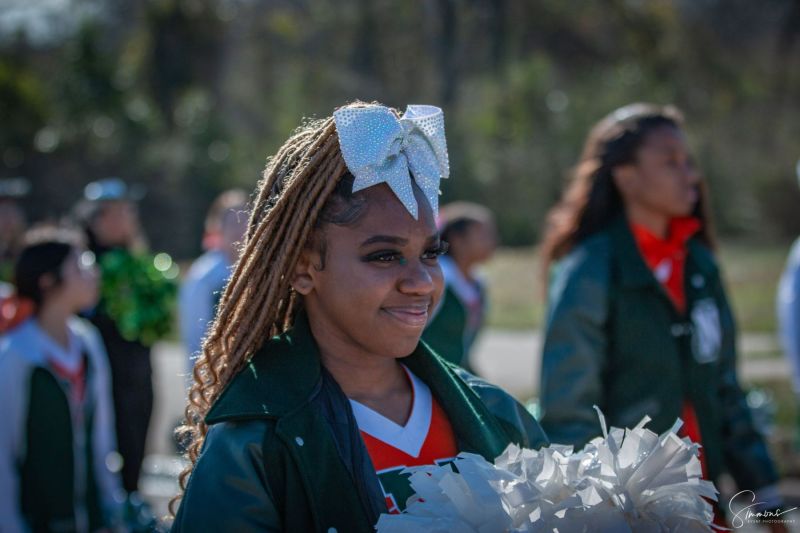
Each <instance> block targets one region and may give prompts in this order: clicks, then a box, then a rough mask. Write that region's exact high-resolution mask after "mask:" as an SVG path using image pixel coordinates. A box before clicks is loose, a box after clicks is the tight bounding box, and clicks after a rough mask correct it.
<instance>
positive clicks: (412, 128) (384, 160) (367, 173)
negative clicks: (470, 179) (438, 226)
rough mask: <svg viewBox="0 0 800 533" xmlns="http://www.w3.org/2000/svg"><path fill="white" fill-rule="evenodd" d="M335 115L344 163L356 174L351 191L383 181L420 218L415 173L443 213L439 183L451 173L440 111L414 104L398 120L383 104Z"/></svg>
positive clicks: (422, 187)
mask: <svg viewBox="0 0 800 533" xmlns="http://www.w3.org/2000/svg"><path fill="white" fill-rule="evenodd" d="M333 119H334V122H335V123H336V130H337V132H338V134H339V147H340V148H341V151H342V156H343V157H344V162H345V163H346V164H347V168H348V170H350V172H351V173H352V174H353V176H355V181H354V182H353V192H357V191H360V190H362V189H366V188H367V187H372V186H373V185H377V184H379V183H384V182H385V183H386V184H387V185H388V186H389V187H390V188H391V189H392V191H394V193H395V195H397V198H398V199H399V200H400V201H401V202H402V203H403V205H404V206H405V208H406V209H408V212H409V213H411V216H413V217H414V218H415V219H416V218H417V217H418V208H417V201H416V200H415V199H414V190H413V188H412V184H411V179H412V177H413V179H414V181H415V182H416V184H417V185H418V186H419V188H420V189H421V190H422V192H423V193H424V194H425V197H426V198H427V199H428V203H429V204H430V206H431V209H432V210H433V213H434V214H437V213H438V212H439V181H440V180H441V179H442V178H447V177H448V176H449V175H450V163H449V161H448V158H447V142H446V141H445V138H444V114H443V113H442V110H441V109H439V108H438V107H434V106H429V105H410V106H408V107H407V108H406V112H405V113H404V114H403V116H402V117H400V118H399V119H398V118H397V116H396V115H395V114H394V113H393V112H392V111H391V110H390V109H389V108H388V107H384V106H380V105H369V106H364V107H345V108H342V109H338V110H337V111H336V112H334V114H333Z"/></svg>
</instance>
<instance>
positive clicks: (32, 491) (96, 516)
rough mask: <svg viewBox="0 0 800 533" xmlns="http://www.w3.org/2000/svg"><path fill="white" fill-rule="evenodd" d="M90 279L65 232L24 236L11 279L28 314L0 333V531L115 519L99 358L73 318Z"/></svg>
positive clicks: (83, 304)
mask: <svg viewBox="0 0 800 533" xmlns="http://www.w3.org/2000/svg"><path fill="white" fill-rule="evenodd" d="M97 283H98V280H97V271H96V269H95V267H94V261H93V256H92V254H91V253H88V252H85V250H84V249H83V247H82V246H81V245H80V243H79V241H77V240H76V238H75V236H74V235H72V234H69V233H65V232H63V231H57V230H40V231H39V232H38V233H36V232H35V233H32V234H30V235H29V237H28V239H27V242H26V244H25V245H24V247H23V249H22V251H21V253H20V255H19V258H18V260H17V263H16V267H15V284H16V287H17V294H18V296H20V297H21V298H27V299H29V300H30V301H32V302H33V304H34V316H33V317H32V318H30V319H28V320H27V321H26V322H24V323H22V324H20V325H18V326H16V327H15V328H14V329H13V330H11V331H10V332H9V333H7V334H6V335H5V336H3V337H2V340H1V341H0V418H1V419H2V420H3V431H0V495H2V497H0V530H1V531H4V532H6V531H8V532H23V531H98V530H101V529H104V528H108V527H110V526H111V525H112V522H113V521H114V519H115V517H116V518H117V519H118V518H120V516H118V514H119V511H120V509H121V507H122V505H123V502H124V492H123V491H122V487H121V483H120V480H119V477H118V476H117V474H116V473H115V472H112V471H111V470H110V469H109V468H110V467H113V466H114V465H115V464H116V465H117V466H118V465H119V459H118V457H117V454H116V451H115V450H116V446H115V441H114V416H113V412H112V405H111V391H110V387H109V375H108V373H109V370H108V363H107V361H106V355H105V350H104V348H103V344H102V341H101V340H100V336H99V335H98V334H97V332H96V331H95V330H94V328H93V327H92V326H91V325H89V324H88V323H87V322H85V321H84V320H82V319H79V318H78V317H77V316H76V313H78V312H79V311H81V310H83V309H86V308H87V307H91V306H92V305H94V304H95V303H96V301H97V297H98V288H97Z"/></svg>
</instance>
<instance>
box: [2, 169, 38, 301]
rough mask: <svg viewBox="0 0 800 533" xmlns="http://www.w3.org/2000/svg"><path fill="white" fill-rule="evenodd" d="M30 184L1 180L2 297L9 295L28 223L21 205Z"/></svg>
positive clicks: (16, 180) (23, 180) (10, 179)
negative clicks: (4, 294) (15, 265)
mask: <svg viewBox="0 0 800 533" xmlns="http://www.w3.org/2000/svg"><path fill="white" fill-rule="evenodd" d="M30 187H31V186H30V182H28V180H26V179H25V178H6V179H0V282H2V283H4V284H5V285H4V287H2V288H0V296H2V295H3V293H7V292H8V289H9V286H8V283H9V282H10V281H11V278H12V275H13V270H14V261H15V260H16V254H17V251H18V248H19V244H20V240H21V238H22V235H23V234H24V233H25V227H26V226H27V221H26V219H25V212H24V211H23V210H22V207H21V206H20V205H19V201H20V199H21V198H24V197H25V196H26V195H27V194H28V192H29V191H30Z"/></svg>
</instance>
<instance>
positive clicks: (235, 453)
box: [173, 420, 280, 531]
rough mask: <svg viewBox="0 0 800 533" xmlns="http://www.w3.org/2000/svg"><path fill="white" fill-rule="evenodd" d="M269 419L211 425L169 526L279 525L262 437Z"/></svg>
mask: <svg viewBox="0 0 800 533" xmlns="http://www.w3.org/2000/svg"><path fill="white" fill-rule="evenodd" d="M271 424H272V422H271V421H269V420H247V421H238V422H236V421H229V422H221V423H219V424H215V425H213V426H211V427H210V428H209V430H208V434H207V435H206V438H205V442H204V444H203V450H202V452H201V453H200V456H199V457H198V459H197V463H196V464H195V467H194V470H193V471H192V475H191V477H190V479H189V483H188V486H187V488H186V492H185V493H184V495H183V498H182V501H181V506H180V509H179V510H178V514H177V516H176V518H175V524H174V527H173V531H201V530H205V531H217V530H219V531H223V530H227V531H279V530H280V518H279V514H278V512H277V510H276V508H275V504H274V502H273V498H272V494H271V492H270V487H269V483H268V482H267V476H266V466H265V464H264V458H263V442H264V438H265V435H266V432H267V431H269V429H270V427H271Z"/></svg>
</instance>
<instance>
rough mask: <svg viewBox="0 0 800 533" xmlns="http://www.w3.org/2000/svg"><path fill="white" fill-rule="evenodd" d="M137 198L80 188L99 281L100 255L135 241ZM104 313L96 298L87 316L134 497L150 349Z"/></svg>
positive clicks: (116, 190) (148, 397) (149, 397)
mask: <svg viewBox="0 0 800 533" xmlns="http://www.w3.org/2000/svg"><path fill="white" fill-rule="evenodd" d="M143 196H144V193H143V190H141V189H139V188H136V187H129V186H128V185H127V184H126V183H125V182H124V181H122V180H121V179H118V178H109V179H104V180H99V181H94V182H92V183H89V184H88V185H87V186H86V188H85V189H84V198H83V200H82V202H81V203H80V204H79V205H78V206H77V215H78V218H79V220H80V221H81V222H82V224H83V228H84V230H85V231H86V235H87V238H88V242H89V249H90V250H91V251H92V252H94V254H95V255H96V257H97V261H98V264H100V265H101V276H102V275H107V273H105V272H103V268H102V265H103V259H104V256H105V255H106V254H109V253H112V252H114V251H122V252H129V251H130V250H132V249H133V248H135V246H136V245H137V243H139V242H141V240H142V237H141V234H140V231H141V230H140V227H139V218H138V213H137V206H136V201H138V200H140V199H141V198H142V197H143ZM126 297H128V296H126ZM105 308H106V306H104V301H103V298H101V300H100V303H99V305H98V307H97V308H95V310H94V311H93V312H92V313H90V315H89V316H90V320H91V322H92V323H93V324H94V325H95V326H96V327H97V329H98V330H99V331H100V334H101V335H102V337H103V341H104V343H105V346H106V351H107V353H108V361H109V364H110V367H111V378H112V391H113V397H114V412H115V414H116V432H117V444H118V447H119V453H120V454H121V455H122V460H123V464H122V482H123V486H124V487H125V490H126V491H128V492H135V491H136V490H137V489H138V483H139V474H140V472H141V467H142V461H143V460H144V454H145V443H146V441H147V430H148V426H149V425H150V416H151V414H152V411H153V383H152V363H151V360H150V351H151V350H150V347H149V346H147V345H145V344H143V343H142V342H140V341H139V340H137V339H130V338H126V337H125V336H123V334H122V332H121V331H120V326H121V324H119V323H118V321H117V320H115V318H113V317H112V316H110V315H109V314H108V313H107V312H106V311H105Z"/></svg>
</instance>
